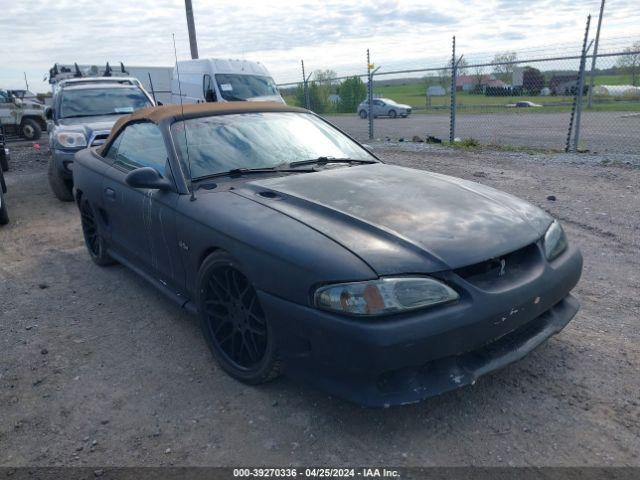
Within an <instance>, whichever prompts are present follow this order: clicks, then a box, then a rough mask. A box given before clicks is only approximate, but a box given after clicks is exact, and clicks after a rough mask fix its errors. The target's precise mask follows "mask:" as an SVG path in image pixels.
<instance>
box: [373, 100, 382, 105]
mask: <svg viewBox="0 0 640 480" xmlns="http://www.w3.org/2000/svg"><path fill="white" fill-rule="evenodd" d="M373 104H374V105H378V106H379V107H382V106H383V105H384V102H381V101H380V100H374V101H373Z"/></svg>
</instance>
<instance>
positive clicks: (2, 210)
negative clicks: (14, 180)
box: [0, 188, 9, 225]
mask: <svg viewBox="0 0 640 480" xmlns="http://www.w3.org/2000/svg"><path fill="white" fill-rule="evenodd" d="M0 204H2V205H1V206H0V225H6V224H7V223H9V212H8V211H7V202H6V201H5V199H4V194H3V193H2V189H1V188H0Z"/></svg>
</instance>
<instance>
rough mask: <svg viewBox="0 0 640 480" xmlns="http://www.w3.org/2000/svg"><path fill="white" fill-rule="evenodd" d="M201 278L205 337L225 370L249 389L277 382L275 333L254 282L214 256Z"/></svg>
mask: <svg viewBox="0 0 640 480" xmlns="http://www.w3.org/2000/svg"><path fill="white" fill-rule="evenodd" d="M199 277H200V278H199V286H200V288H199V300H198V305H199V310H200V316H201V322H202V329H203V333H204V335H205V338H206V339H207V343H208V344H209V347H210V348H211V350H212V352H213V354H214V356H215V357H216V359H217V360H218V361H219V363H220V365H221V366H222V368H223V369H224V370H225V371H226V372H227V373H229V374H230V375H231V376H233V377H235V378H237V379H238V380H241V381H243V382H245V383H250V384H258V383H264V382H266V381H269V380H271V379H272V378H275V377H276V376H278V375H279V373H280V369H281V366H280V361H279V359H278V356H277V354H276V351H275V348H274V345H275V342H274V338H273V333H272V330H271V328H270V326H269V323H268V321H267V318H266V316H265V313H264V311H263V309H262V306H261V305H260V301H259V298H258V295H257V292H256V290H255V288H254V287H253V285H252V284H251V282H250V281H249V279H248V278H247V277H246V276H245V275H244V274H243V273H242V272H241V271H240V270H239V269H238V268H237V266H236V264H235V262H233V261H232V260H230V257H229V255H228V254H226V253H224V252H217V253H214V254H212V255H210V256H209V257H208V258H207V259H206V260H205V261H204V263H203V265H202V267H201V269H200V275H199Z"/></svg>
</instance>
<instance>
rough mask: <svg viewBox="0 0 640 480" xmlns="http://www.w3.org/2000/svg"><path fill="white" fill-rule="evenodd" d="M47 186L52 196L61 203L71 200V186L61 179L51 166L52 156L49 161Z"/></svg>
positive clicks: (68, 182)
mask: <svg viewBox="0 0 640 480" xmlns="http://www.w3.org/2000/svg"><path fill="white" fill-rule="evenodd" d="M48 173H49V185H50V186H51V190H52V191H53V194H54V195H55V196H56V197H57V198H58V200H62V201H63V202H71V201H72V200H73V185H72V184H71V182H70V181H69V180H65V179H64V178H62V176H61V175H60V173H59V172H58V170H57V169H56V166H55V165H54V164H53V156H52V157H51V158H50V159H49V172H48Z"/></svg>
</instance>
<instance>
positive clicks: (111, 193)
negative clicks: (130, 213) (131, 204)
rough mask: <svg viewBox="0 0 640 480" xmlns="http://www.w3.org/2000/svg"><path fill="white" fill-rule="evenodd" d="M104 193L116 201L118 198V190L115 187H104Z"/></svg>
mask: <svg viewBox="0 0 640 480" xmlns="http://www.w3.org/2000/svg"><path fill="white" fill-rule="evenodd" d="M104 194H105V196H106V197H107V198H108V199H109V200H113V201H115V199H116V191H115V190H114V189H113V188H109V187H107V188H105V189H104Z"/></svg>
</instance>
